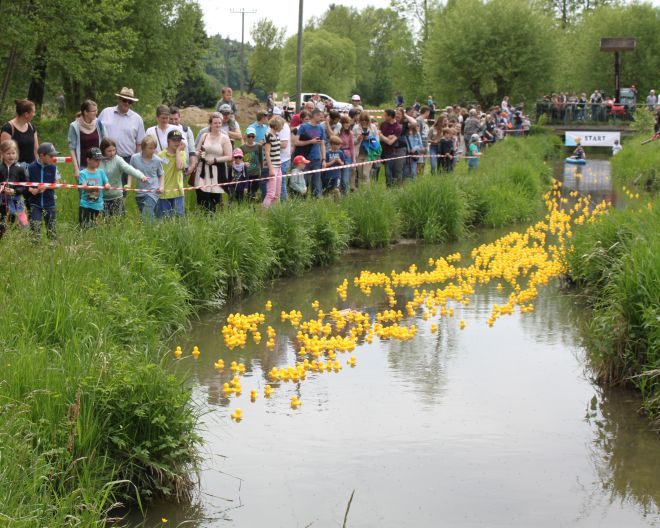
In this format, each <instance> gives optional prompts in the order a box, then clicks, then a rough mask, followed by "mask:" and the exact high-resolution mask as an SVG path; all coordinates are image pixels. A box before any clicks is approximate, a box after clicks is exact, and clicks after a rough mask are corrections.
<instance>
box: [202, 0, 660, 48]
mask: <svg viewBox="0 0 660 528" xmlns="http://www.w3.org/2000/svg"><path fill="white" fill-rule="evenodd" d="M658 1H660V0H658ZM198 2H199V5H200V6H201V7H202V11H203V12H204V23H205V25H206V32H207V34H209V35H217V34H220V35H222V36H223V37H229V38H232V39H235V40H239V41H240V40H241V15H240V14H232V13H231V10H232V9H245V11H256V13H254V14H247V13H246V14H245V42H251V39H250V29H251V28H252V25H253V24H254V23H255V22H256V21H257V20H259V19H261V18H268V19H270V20H272V21H273V23H274V24H275V25H276V26H277V27H284V28H286V36H287V37H288V36H290V35H293V34H295V33H296V32H297V31H298V0H242V1H241V2H227V1H225V0H198ZM330 4H336V5H346V6H351V7H355V8H357V9H363V8H364V7H367V6H369V5H372V6H375V7H388V6H389V5H390V0H351V1H350V2H347V1H346V0H306V1H305V4H304V7H303V18H304V23H307V20H309V19H310V18H311V17H313V16H319V15H321V14H322V13H324V12H325V11H326V10H327V9H328V7H329V6H330Z"/></svg>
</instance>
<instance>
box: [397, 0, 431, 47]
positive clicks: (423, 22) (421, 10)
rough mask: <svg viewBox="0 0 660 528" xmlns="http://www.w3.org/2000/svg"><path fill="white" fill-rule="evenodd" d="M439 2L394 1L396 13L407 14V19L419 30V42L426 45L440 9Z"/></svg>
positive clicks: (418, 0) (424, 0) (422, 0)
mask: <svg viewBox="0 0 660 528" xmlns="http://www.w3.org/2000/svg"><path fill="white" fill-rule="evenodd" d="M439 5H440V4H439V1H438V0H392V8H393V9H394V10H395V11H399V12H402V13H405V17H406V18H407V19H408V20H409V21H410V22H411V23H412V24H414V25H415V26H417V27H418V28H419V39H418V40H419V41H420V43H421V44H424V43H426V41H427V40H428V38H429V27H430V25H431V19H432V18H433V14H434V13H435V12H436V11H437V9H438V7H439Z"/></svg>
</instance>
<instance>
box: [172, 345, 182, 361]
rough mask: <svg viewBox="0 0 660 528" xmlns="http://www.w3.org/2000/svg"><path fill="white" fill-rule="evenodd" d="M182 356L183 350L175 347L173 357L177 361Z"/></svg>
mask: <svg viewBox="0 0 660 528" xmlns="http://www.w3.org/2000/svg"><path fill="white" fill-rule="evenodd" d="M182 355H183V350H181V347H180V346H178V347H176V350H175V351H174V357H175V358H176V359H179V358H180V357H181V356H182Z"/></svg>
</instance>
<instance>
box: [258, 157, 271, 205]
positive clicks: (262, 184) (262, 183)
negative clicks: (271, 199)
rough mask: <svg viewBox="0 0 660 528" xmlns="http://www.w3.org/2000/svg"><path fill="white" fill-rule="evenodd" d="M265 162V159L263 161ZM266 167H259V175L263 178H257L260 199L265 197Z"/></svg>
mask: <svg viewBox="0 0 660 528" xmlns="http://www.w3.org/2000/svg"><path fill="white" fill-rule="evenodd" d="M264 163H265V161H264ZM268 176H270V174H268V167H262V168H261V177H262V178H264V179H263V180H259V192H260V193H261V199H262V200H263V199H264V198H266V192H267V187H268Z"/></svg>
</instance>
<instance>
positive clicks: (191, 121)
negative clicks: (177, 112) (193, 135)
mask: <svg viewBox="0 0 660 528" xmlns="http://www.w3.org/2000/svg"><path fill="white" fill-rule="evenodd" d="M210 115H211V112H207V111H206V110H202V109H201V108H199V107H197V106H189V107H188V108H183V109H182V110H181V122H182V123H184V124H186V125H188V126H206V125H208V124H209V116H210Z"/></svg>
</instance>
